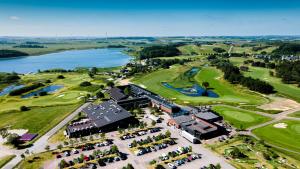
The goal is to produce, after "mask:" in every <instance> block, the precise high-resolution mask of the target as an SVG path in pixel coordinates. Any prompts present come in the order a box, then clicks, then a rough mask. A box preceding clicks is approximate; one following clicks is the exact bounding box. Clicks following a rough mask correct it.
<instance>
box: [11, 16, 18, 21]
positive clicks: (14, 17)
mask: <svg viewBox="0 0 300 169" xmlns="http://www.w3.org/2000/svg"><path fill="white" fill-rule="evenodd" d="M9 19H11V20H20V17H18V16H10V17H9Z"/></svg>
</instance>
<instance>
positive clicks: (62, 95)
mask: <svg viewBox="0 0 300 169" xmlns="http://www.w3.org/2000/svg"><path fill="white" fill-rule="evenodd" d="M64 96H65V95H64V94H61V95H59V96H57V97H64Z"/></svg>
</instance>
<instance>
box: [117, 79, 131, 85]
mask: <svg viewBox="0 0 300 169" xmlns="http://www.w3.org/2000/svg"><path fill="white" fill-rule="evenodd" d="M119 83H120V85H128V84H130V79H123V80H120V81H119Z"/></svg>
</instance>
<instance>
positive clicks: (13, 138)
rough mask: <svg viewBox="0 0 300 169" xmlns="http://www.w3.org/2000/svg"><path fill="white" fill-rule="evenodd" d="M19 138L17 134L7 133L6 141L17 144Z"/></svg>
mask: <svg viewBox="0 0 300 169" xmlns="http://www.w3.org/2000/svg"><path fill="white" fill-rule="evenodd" d="M19 138H20V136H19V135H17V134H14V133H13V134H9V135H8V136H7V138H6V142H7V143H9V144H11V145H14V146H18V145H19V144H20V141H19Z"/></svg>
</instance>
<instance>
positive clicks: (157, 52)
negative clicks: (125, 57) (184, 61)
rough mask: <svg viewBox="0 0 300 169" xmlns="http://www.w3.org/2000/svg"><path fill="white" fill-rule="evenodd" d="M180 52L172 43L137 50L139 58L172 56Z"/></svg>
mask: <svg viewBox="0 0 300 169" xmlns="http://www.w3.org/2000/svg"><path fill="white" fill-rule="evenodd" d="M180 54H181V52H180V51H179V50H178V49H177V48H176V46H174V45H166V46H150V47H144V48H143V49H142V50H141V51H140V52H139V57H140V59H149V58H157V57H173V56H178V55H180Z"/></svg>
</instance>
